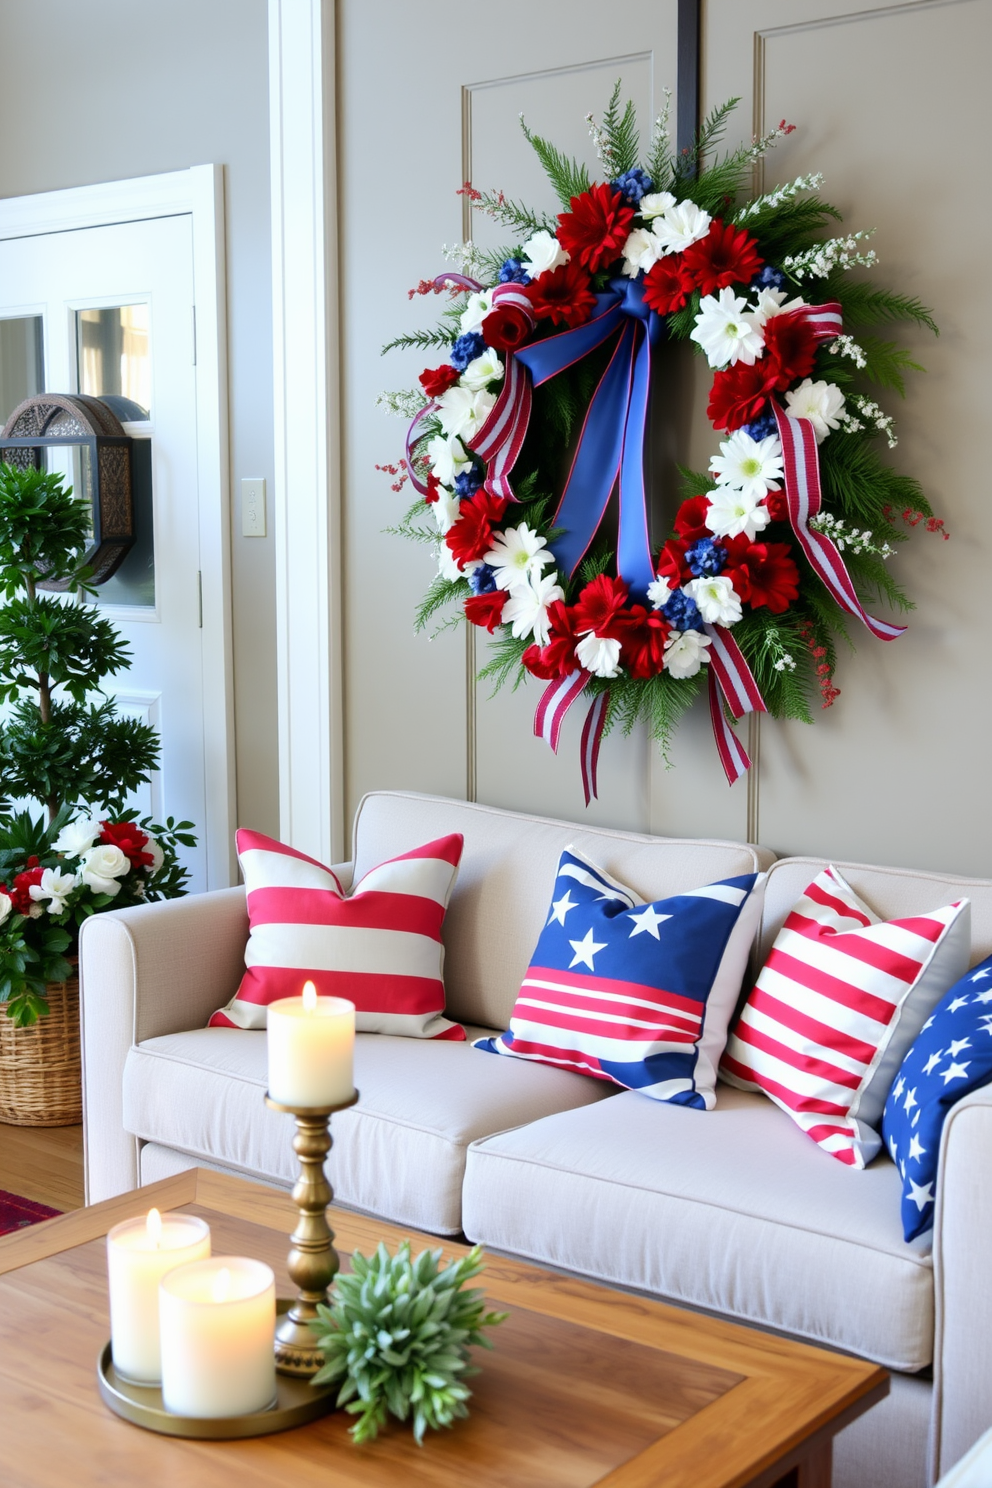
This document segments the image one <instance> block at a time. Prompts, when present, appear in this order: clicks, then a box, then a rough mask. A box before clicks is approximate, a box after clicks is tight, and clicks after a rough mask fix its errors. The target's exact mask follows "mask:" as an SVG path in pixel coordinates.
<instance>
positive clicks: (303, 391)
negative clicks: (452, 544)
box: [269, 0, 345, 863]
mask: <svg viewBox="0 0 992 1488" xmlns="http://www.w3.org/2000/svg"><path fill="white" fill-rule="evenodd" d="M334 26H335V5H334V0H269V118H270V131H271V133H270V174H271V182H272V316H273V383H274V388H275V491H274V499H273V507H274V519H275V520H274V526H275V551H276V645H277V665H278V709H279V807H280V833H281V835H282V837H283V840H284V841H286V842H288V843H291V844H292V845H293V846H294V847H296V848H299V849H300V850H301V851H303V852H306V853H309V854H310V855H311V856H312V857H315V858H318V859H320V860H321V861H322V862H325V863H327V862H333V861H336V860H339V859H340V858H341V857H343V855H344V839H345V822H344V769H343V760H342V752H343V728H342V685H341V684H342V676H341V669H342V646H341V602H340V598H341V569H340V529H341V494H340V464H339V449H340V426H339V402H338V292H337V219H336V200H337V182H336V164H337V163H336V150H335V128H334V67H335V62H334V42H335V32H334Z"/></svg>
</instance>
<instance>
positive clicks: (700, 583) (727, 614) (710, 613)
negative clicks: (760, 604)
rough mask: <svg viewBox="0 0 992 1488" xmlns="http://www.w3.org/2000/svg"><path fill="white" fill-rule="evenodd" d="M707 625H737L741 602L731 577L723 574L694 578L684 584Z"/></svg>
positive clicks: (740, 612)
mask: <svg viewBox="0 0 992 1488" xmlns="http://www.w3.org/2000/svg"><path fill="white" fill-rule="evenodd" d="M683 587H684V589H685V592H686V594H688V595H689V597H690V599H694V600H695V601H696V606H697V608H698V610H699V613H700V614H701V615H702V617H703V619H704V620H705V621H706V624H707V625H736V624H737V622H738V620H739V619H740V618H741V614H742V611H741V602H740V600H739V599H738V597H737V592H736V590H735V589H734V586H733V584H732V583H731V582H730V580H729V579H725V578H724V576H723V574H717V575H716V576H715V577H712V578H701V579H693V580H692V581H691V582H690V583H688V584H685V585H683Z"/></svg>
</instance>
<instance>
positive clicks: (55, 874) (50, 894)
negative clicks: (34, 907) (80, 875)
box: [28, 868, 76, 915]
mask: <svg viewBox="0 0 992 1488" xmlns="http://www.w3.org/2000/svg"><path fill="white" fill-rule="evenodd" d="M75 887H76V879H75V875H74V874H72V873H60V872H59V870H58V869H57V868H46V869H45V871H44V873H43V874H42V875H41V883H40V884H32V885H31V887H30V889H29V890H28V893H29V894H30V896H31V898H32V899H33V900H34V901H35V903H36V904H38V905H40V906H41V907H42V908H44V902H45V900H46V899H47V900H48V901H49V902H48V913H49V914H53V915H60V914H61V913H62V911H63V910H64V909H65V904H66V900H67V899H68V897H69V895H70V894H71V893H72V891H73V889H74V888H75Z"/></svg>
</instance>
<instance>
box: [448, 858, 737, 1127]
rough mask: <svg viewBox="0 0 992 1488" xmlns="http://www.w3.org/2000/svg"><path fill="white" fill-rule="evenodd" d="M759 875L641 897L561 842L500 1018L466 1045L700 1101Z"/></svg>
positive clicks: (707, 1099)
mask: <svg viewBox="0 0 992 1488" xmlns="http://www.w3.org/2000/svg"><path fill="white" fill-rule="evenodd" d="M764 877H765V876H764V874H753V873H752V874H746V875H744V876H743V877H741V878H728V879H725V880H723V881H722V882H721V883H712V884H706V885H705V886H704V887H702V888H699V889H687V890H686V891H685V892H684V893H682V894H676V895H673V897H672V898H671V899H663V900H658V901H656V902H655V903H653V904H645V903H644V901H643V900H642V899H641V898H639V897H638V895H637V894H634V893H633V892H632V891H631V890H630V889H628V888H626V887H625V886H624V885H623V884H621V883H618V882H617V880H616V879H614V878H611V877H610V875H609V874H607V873H604V872H603V870H602V869H601V868H598V867H597V866H596V864H595V863H592V862H590V860H589V859H588V858H586V857H584V856H583V855H582V853H580V852H577V851H576V849H575V848H573V847H569V848H566V849H565V851H564V852H563V853H562V855H561V858H560V860H559V863H558V874H557V878H556V880H555V888H554V893H553V894H552V896H551V901H552V902H551V907H550V910H549V912H548V921H547V924H546V925H545V927H544V929H543V931H542V932H541V937H540V939H539V940H538V943H537V948H536V950H535V951H534V956H533V959H532V961H531V964H530V966H529V967H528V968H527V974H526V976H525V977H524V980H523V983H522V985H521V987H520V992H519V995H518V997H517V1001H516V1004H515V1006H514V1009H513V1014H512V1016H511V1018H510V1027H509V1029H508V1031H507V1032H506V1033H504V1034H501V1035H500V1036H499V1037H498V1038H489V1039H478V1040H477V1041H476V1045H475V1047H476V1048H477V1049H485V1050H486V1051H487V1052H488V1053H491V1054H508V1055H512V1056H514V1057H515V1058H517V1059H531V1060H534V1061H536V1062H537V1063H539V1064H554V1065H558V1066H559V1067H560V1068H562V1069H571V1070H577V1071H578V1072H579V1073H580V1074H584V1075H592V1076H594V1077H595V1078H596V1079H599V1080H610V1081H612V1082H613V1083H614V1084H615V1085H622V1086H624V1087H625V1088H626V1089H628V1090H638V1091H640V1093H641V1094H642V1095H649V1096H651V1097H652V1098H653V1099H654V1100H660V1101H670V1102H673V1103H674V1104H676V1105H683V1106H696V1107H697V1108H699V1109H701V1110H711V1109H712V1107H713V1106H714V1104H715V1101H716V1096H715V1092H714V1087H715V1084H716V1066H717V1064H718V1062H719V1059H720V1054H721V1052H722V1050H723V1046H724V1044H725V1042H726V1038H727V1025H728V1023H729V1021H730V1015H731V1013H732V1012H733V1009H734V1006H735V1004H736V1001H737V997H738V994H739V992H740V987H741V981H742V979H743V976H744V969H745V966H746V964H747V957H748V951H749V950H750V946H751V941H752V940H753V939H754V935H755V932H756V930H757V925H758V919H759V917H760V914H761V898H762V894H761V886H762V885H763V883H764Z"/></svg>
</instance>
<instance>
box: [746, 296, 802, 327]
mask: <svg viewBox="0 0 992 1488" xmlns="http://www.w3.org/2000/svg"><path fill="white" fill-rule="evenodd" d="M805 303H806V301H805V300H804V299H803V298H802V296H801V295H797V296H796V298H795V299H794V300H787V299H786V297H785V290H784V289H763V290H762V291H761V293H760V294H759V295H758V297H757V299H756V300H755V302H754V305H753V307H752V310H751V313H752V314H753V316H754V318H755V320H756V321H757V323H758V325H759V326H763V325H764V324H765V323H766V321H769V320H771V319H772V318H773V316H776V315H787V314H788V313H789V311H790V310H801V309H802V307H803V306H804V305H805Z"/></svg>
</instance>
